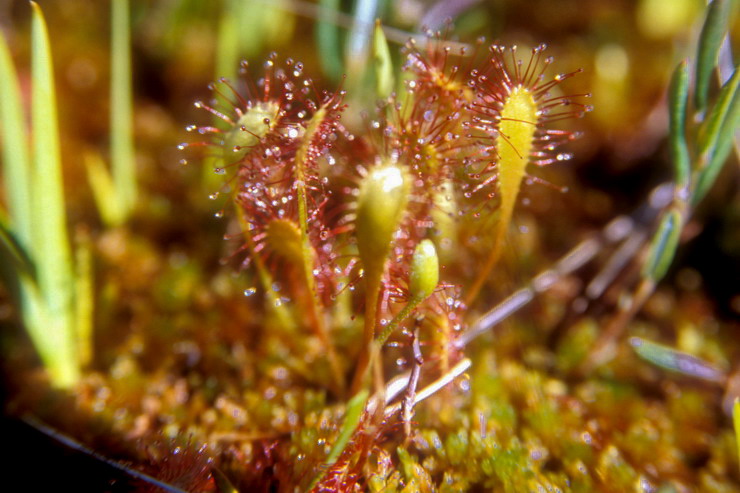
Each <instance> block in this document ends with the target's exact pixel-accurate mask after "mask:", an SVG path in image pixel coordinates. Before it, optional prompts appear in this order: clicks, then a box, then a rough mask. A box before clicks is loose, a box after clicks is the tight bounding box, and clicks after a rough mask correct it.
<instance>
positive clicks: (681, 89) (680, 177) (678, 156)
mask: <svg viewBox="0 0 740 493" xmlns="http://www.w3.org/2000/svg"><path fill="white" fill-rule="evenodd" d="M688 97H689V67H688V62H687V61H686V60H684V61H683V62H681V63H680V64H679V65H678V67H676V71H675V72H673V78H672V79H671V85H670V89H669V107H670V111H669V119H670V144H671V158H672V161H673V168H674V173H675V175H676V186H677V187H678V189H679V190H685V189H686V188H687V187H688V186H689V177H690V175H691V168H690V166H691V158H690V156H689V147H688V145H687V144H686V104H687V102H688Z"/></svg>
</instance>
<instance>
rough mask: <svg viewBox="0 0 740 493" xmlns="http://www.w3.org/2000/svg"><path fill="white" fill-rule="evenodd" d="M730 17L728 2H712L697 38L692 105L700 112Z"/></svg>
mask: <svg viewBox="0 0 740 493" xmlns="http://www.w3.org/2000/svg"><path fill="white" fill-rule="evenodd" d="M729 15H730V2H729V0H713V1H712V3H711V4H710V5H709V8H708V9H707V19H706V21H705V22H704V27H703V28H702V31H701V37H700V38H699V50H698V52H697V56H696V88H695V90H694V105H695V106H696V109H697V111H699V112H702V111H704V109H705V108H706V106H707V100H708V99H709V84H710V81H711V78H712V72H714V68H715V67H716V66H717V58H718V56H719V48H720V46H721V45H722V38H724V36H725V32H726V31H727V23H728V19H729Z"/></svg>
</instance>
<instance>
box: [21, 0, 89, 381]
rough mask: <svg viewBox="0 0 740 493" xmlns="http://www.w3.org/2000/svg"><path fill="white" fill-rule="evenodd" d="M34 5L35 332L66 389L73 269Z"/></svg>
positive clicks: (45, 46) (42, 24) (49, 71)
mask: <svg viewBox="0 0 740 493" xmlns="http://www.w3.org/2000/svg"><path fill="white" fill-rule="evenodd" d="M31 6H32V7H33V16H32V21H31V40H32V64H31V65H32V74H31V75H32V91H31V95H32V100H31V103H32V104H31V114H32V135H33V163H34V173H33V176H32V179H33V199H34V200H33V210H32V223H33V224H34V231H33V236H32V238H33V240H32V244H33V246H32V249H31V250H32V256H33V258H34V260H35V262H36V268H37V272H38V278H39V290H40V295H41V299H42V300H43V304H44V306H45V311H47V314H48V320H46V322H47V323H45V324H44V325H43V327H42V328H43V332H42V334H38V332H39V331H40V330H41V328H40V327H36V328H33V329H32V330H34V331H36V333H37V338H38V336H39V335H40V336H41V337H40V339H38V340H35V343H36V344H37V347H38V349H39V352H40V353H41V356H42V358H44V362H45V364H46V366H47V368H48V370H49V375H50V377H51V380H52V383H53V384H55V385H58V386H61V387H66V386H70V385H72V384H74V383H75V382H76V381H77V379H78V377H79V367H78V365H77V354H76V351H75V347H74V337H73V325H72V324H73V321H74V316H73V315H74V304H73V302H72V292H73V288H74V283H73V279H72V271H73V269H72V259H71V257H70V251H69V239H68V236H67V227H66V224H65V203H64V190H63V188H64V187H63V184H62V163H61V152H60V148H59V128H58V121H57V106H56V94H55V89H54V76H53V68H52V59H51V50H50V48H49V37H48V34H47V29H46V21H45V20H44V16H43V13H42V12H41V8H40V7H39V6H38V4H36V3H35V2H31ZM39 323H41V321H39ZM32 325H35V324H32ZM30 329H31V328H30Z"/></svg>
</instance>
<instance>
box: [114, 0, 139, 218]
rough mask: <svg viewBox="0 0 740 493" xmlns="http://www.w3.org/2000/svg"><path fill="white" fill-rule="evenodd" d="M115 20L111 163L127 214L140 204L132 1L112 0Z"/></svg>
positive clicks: (119, 198) (119, 196) (117, 188)
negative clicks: (135, 125) (134, 101)
mask: <svg viewBox="0 0 740 493" xmlns="http://www.w3.org/2000/svg"><path fill="white" fill-rule="evenodd" d="M112 1H113V3H112V14H111V15H112V19H111V24H112V25H111V87H110V92H111V114H110V142H111V166H112V168H113V182H114V183H115V186H116V190H117V194H116V197H117V199H118V200H120V201H121V202H122V204H123V210H124V211H126V215H128V214H130V213H131V211H132V210H133V208H134V206H135V204H136V195H137V193H138V192H137V184H136V158H135V155H134V137H133V110H132V107H133V103H132V89H131V35H130V22H129V3H128V0H112Z"/></svg>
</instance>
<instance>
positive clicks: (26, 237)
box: [0, 36, 31, 249]
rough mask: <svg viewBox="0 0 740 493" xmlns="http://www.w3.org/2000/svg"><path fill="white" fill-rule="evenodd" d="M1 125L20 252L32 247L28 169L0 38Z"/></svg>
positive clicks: (15, 91)
mask: <svg viewBox="0 0 740 493" xmlns="http://www.w3.org/2000/svg"><path fill="white" fill-rule="evenodd" d="M0 125H1V126H2V148H3V163H4V166H3V177H4V181H5V196H6V198H7V200H8V212H9V214H10V227H11V228H12V229H13V231H14V232H15V237H16V238H17V240H18V242H19V243H20V244H21V245H22V246H23V248H26V249H27V248H29V246H30V245H31V183H30V182H31V172H30V170H31V165H30V161H29V156H28V135H27V132H26V123H25V119H24V117H23V108H22V100H21V92H20V87H19V86H18V77H17V75H16V73H15V68H14V67H13V61H12V59H11V56H10V50H9V49H8V45H7V43H6V42H5V38H4V37H2V36H0Z"/></svg>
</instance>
